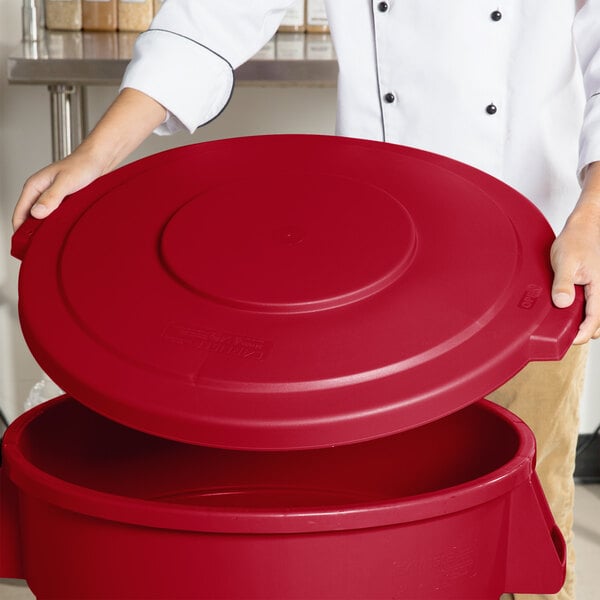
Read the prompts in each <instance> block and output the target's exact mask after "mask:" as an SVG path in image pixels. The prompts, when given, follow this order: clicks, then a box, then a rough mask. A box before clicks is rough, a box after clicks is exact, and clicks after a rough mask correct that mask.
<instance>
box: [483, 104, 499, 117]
mask: <svg viewBox="0 0 600 600" xmlns="http://www.w3.org/2000/svg"><path fill="white" fill-rule="evenodd" d="M497 110H498V108H497V107H496V105H495V104H488V105H487V106H486V107H485V112H486V113H487V114H488V115H495V114H496V111H497Z"/></svg>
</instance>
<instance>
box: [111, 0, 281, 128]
mask: <svg viewBox="0 0 600 600" xmlns="http://www.w3.org/2000/svg"><path fill="white" fill-rule="evenodd" d="M292 3H293V0H166V1H165V2H164V4H163V5H162V7H161V9H160V11H159V12H158V13H157V15H156V17H155V18H154V20H153V21H152V24H151V25H150V28H149V29H148V31H146V32H145V33H142V34H141V35H140V36H139V37H138V39H137V41H136V44H135V47H134V51H133V58H132V60H131V62H130V63H129V65H128V67H127V69H126V72H125V75H124V78H123V81H122V84H121V89H123V88H134V89H137V90H139V91H141V92H143V93H145V94H147V95H148V96H150V97H151V98H154V99H155V100H156V101H157V102H159V103H160V104H162V105H163V106H164V107H165V108H166V109H167V111H168V117H167V119H166V121H165V122H164V123H163V124H162V125H161V126H159V127H158V129H157V130H156V131H155V133H158V134H169V133H174V132H176V131H178V130H180V129H187V130H188V131H189V132H190V133H191V132H193V131H194V130H195V129H196V128H197V127H199V126H200V125H204V124H206V123H207V122H209V121H211V120H212V119H214V118H215V117H217V116H218V115H219V113H220V112H221V111H222V110H223V109H224V108H225V106H226V105H227V103H228V101H229V98H230V97H231V93H232V91H233V84H234V76H233V70H234V69H236V68H237V67H238V66H239V65H241V64H242V63H244V62H245V61H247V60H248V59H250V58H251V57H252V56H254V54H256V53H257V52H258V51H259V50H260V49H261V48H262V47H263V46H264V45H265V44H266V43H267V42H268V41H269V40H270V39H271V38H272V37H273V35H274V34H275V32H276V30H277V28H278V27H279V24H280V22H281V20H282V18H283V16H284V14H285V11H286V9H287V8H288V7H289V6H290V5H291V4H292Z"/></svg>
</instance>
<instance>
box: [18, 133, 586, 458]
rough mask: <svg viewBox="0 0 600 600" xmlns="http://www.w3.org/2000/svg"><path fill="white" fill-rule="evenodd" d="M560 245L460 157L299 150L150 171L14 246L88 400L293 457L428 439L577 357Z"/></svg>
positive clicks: (280, 147) (125, 415) (346, 143)
mask: <svg viewBox="0 0 600 600" xmlns="http://www.w3.org/2000/svg"><path fill="white" fill-rule="evenodd" d="M34 231H35V234H34ZM553 237H554V236H553V234H552V231H551V229H550V227H549V226H548V224H547V223H546V221H545V219H544V218H543V217H542V215H541V214H540V213H539V212H538V210H537V209H536V208H535V207H534V206H533V205H532V204H531V203H530V202H529V201H527V200H526V199H525V198H523V197H522V196H521V195H520V194H518V193H517V192H515V191H514V190H513V189H511V188H509V187H507V186H506V185H504V184H503V183H501V182H499V181H497V180H496V179H494V178H492V177H490V176H488V175H486V174H484V173H482V172H480V171H478V170H475V169H473V168H471V167H468V166H465V165H463V164H461V163H458V162H455V161H453V160H450V159H447V158H444V157H441V156H437V155H434V154H430V153H426V152H423V151H419V150H415V149H411V148H406V147H402V146H396V145H390V144H384V143H380V142H372V141H364V140H354V139H348V138H339V137H329V136H300V135H282V136H264V137H250V138H240V139H232V140H223V141H217V142H210V143H202V144H197V145H192V146H187V147H182V148H178V149H174V150H169V151H167V152H163V153H161V154H157V155H154V156H151V157H148V158H145V159H143V160H141V161H138V162H136V163H132V164H130V165H128V166H126V167H123V168H121V169H119V170H117V171H114V172H113V173H111V174H109V175H107V176H104V177H102V178H100V179H99V180H97V181H96V182H95V183H94V184H92V185H90V186H88V187H87V188H85V189H83V190H82V191H80V192H78V193H76V194H74V195H72V196H71V197H69V198H68V199H67V200H66V201H65V202H64V203H63V205H62V206H61V208H60V209H59V210H58V211H56V212H55V213H54V214H52V215H51V216H50V217H49V218H47V219H46V220H44V221H36V220H34V219H29V220H28V221H27V223H25V224H24V225H23V226H22V227H21V228H20V229H19V230H18V232H17V233H16V234H15V236H14V238H13V252H14V254H15V255H17V256H18V257H20V258H23V264H22V266H21V272H20V279H19V295H20V300H19V308H20V318H21V324H22V328H23V332H24V336H25V338H26V340H27V342H28V344H29V346H30V349H31V351H32V353H33V355H34V356H35V357H36V359H37V360H38V362H39V363H40V365H41V366H42V368H43V369H44V370H45V371H46V372H47V373H48V374H49V375H50V376H51V377H52V379H54V380H55V381H56V382H57V383H58V384H59V385H60V386H62V387H63V388H64V389H65V390H66V391H68V392H69V393H70V394H72V395H73V396H74V397H76V398H77V399H78V400H79V401H80V402H82V403H83V404H85V405H87V406H89V407H90V408H92V409H94V410H96V411H97V412H99V413H102V414H104V415H106V416H108V417H110V418H112V419H114V420H116V421H119V422H121V423H124V424H126V425H128V426H131V427H133V428H135V429H139V430H143V431H146V432H149V433H153V434H156V435H159V436H163V437H167V438H171V439H176V440H179V441H184V442H189V443H193V444H204V445H212V446H221V447H229V448H239V449H284V448H289V449H294V448H316V447H323V446H329V445H334V444H344V443H352V442H357V441H361V440H366V439H371V438H376V437H379V436H384V435H388V434H390V433H393V432H399V431H402V430H405V429H410V428H413V427H416V426H418V425H421V424H423V423H426V422H429V421H432V420H435V419H438V418H440V417H441V416H443V415H445V414H448V413H451V412H453V411H456V410H458V409H460V408H461V407H463V406H465V405H467V404H469V403H471V402H474V401H476V400H478V399H480V398H481V397H482V396H484V395H485V394H486V393H488V392H490V391H492V390H494V389H495V388H497V387H498V386H499V385H501V384H502V383H504V382H505V381H506V380H507V379H509V378H510V377H511V376H512V375H513V374H515V373H516V372H517V371H519V370H520V369H521V368H522V367H523V366H525V364H526V363H527V362H529V361H531V360H537V359H539V360H543V359H545V360H548V359H550V360H551V359H558V358H560V357H561V356H562V355H563V354H564V352H566V350H567V348H568V347H569V345H570V343H571V341H572V339H573V338H574V336H575V333H576V331H577V327H578V325H579V322H580V320H581V313H582V295H581V293H579V294H578V298H577V301H576V303H575V305H574V306H573V307H571V308H569V309H557V308H554V307H553V306H552V303H551V299H550V286H551V280H552V275H551V269H550V266H549V262H548V254H549V248H550V245H551V243H552V241H553Z"/></svg>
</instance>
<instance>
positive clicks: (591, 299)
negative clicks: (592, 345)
mask: <svg viewBox="0 0 600 600" xmlns="http://www.w3.org/2000/svg"><path fill="white" fill-rule="evenodd" d="M584 289H585V318H584V320H583V321H582V323H581V325H580V326H579V331H578V333H577V335H576V337H575V339H574V340H573V343H574V344H585V343H586V342H589V341H590V340H591V339H592V338H594V339H596V338H598V337H600V293H598V291H597V289H596V288H594V287H593V286H592V284H588V285H586V286H585V288H584Z"/></svg>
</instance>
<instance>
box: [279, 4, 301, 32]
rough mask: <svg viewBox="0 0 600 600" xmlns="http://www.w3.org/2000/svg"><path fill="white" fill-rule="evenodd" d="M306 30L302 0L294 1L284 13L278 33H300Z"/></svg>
mask: <svg viewBox="0 0 600 600" xmlns="http://www.w3.org/2000/svg"><path fill="white" fill-rule="evenodd" d="M305 30H306V6H305V4H304V0H296V2H294V4H292V5H291V6H290V7H289V8H288V9H287V12H286V13H285V15H284V17H283V20H282V21H281V25H280V26H279V29H278V31H283V32H288V33H290V32H291V33H294V32H296V33H302V32H303V31H305Z"/></svg>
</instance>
